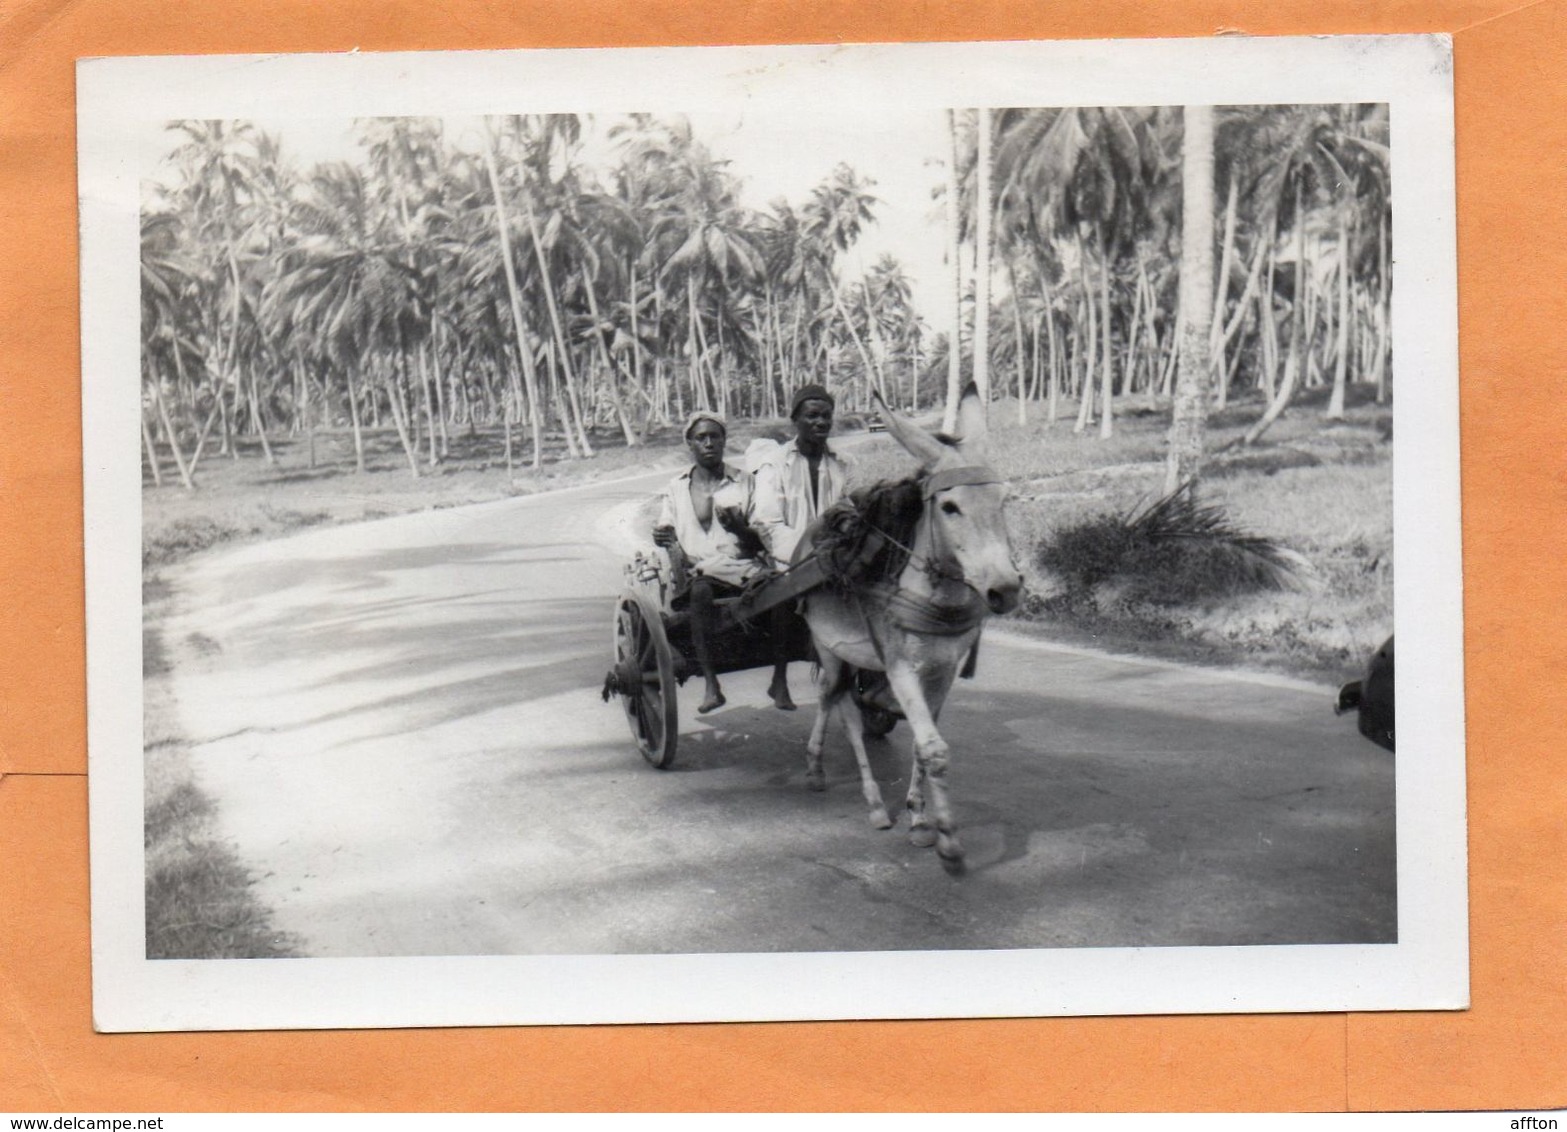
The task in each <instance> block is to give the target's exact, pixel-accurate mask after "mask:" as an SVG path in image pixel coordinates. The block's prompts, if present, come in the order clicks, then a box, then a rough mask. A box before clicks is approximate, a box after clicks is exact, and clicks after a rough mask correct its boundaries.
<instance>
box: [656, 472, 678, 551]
mask: <svg viewBox="0 0 1567 1132" xmlns="http://www.w3.org/2000/svg"><path fill="white" fill-rule="evenodd" d="M676 541H677V540H676V538H675V500H674V497H673V496H672V495H671V494H670V489H669V488H667V487H666V488H665V489H664V494H663V496H662V497H661V498H660V500H659V504H658V519H657V520H656V521H655V522H654V523H653V542H654V543H656V544H657V545H658V546H663V547H671V546H674V545H675V543H676Z"/></svg>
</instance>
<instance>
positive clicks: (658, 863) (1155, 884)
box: [78, 36, 1467, 1030]
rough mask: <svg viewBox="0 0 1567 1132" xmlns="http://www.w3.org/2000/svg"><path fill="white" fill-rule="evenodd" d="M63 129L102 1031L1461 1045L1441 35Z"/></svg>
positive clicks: (425, 82) (178, 81)
mask: <svg viewBox="0 0 1567 1132" xmlns="http://www.w3.org/2000/svg"><path fill="white" fill-rule="evenodd" d="M78 84H79V120H80V138H81V141H80V154H79V156H80V162H81V170H80V181H81V197H82V210H83V212H82V220H83V357H84V404H83V420H84V440H85V451H86V453H87V456H86V468H85V477H86V484H85V488H86V533H87V561H88V642H89V658H88V672H89V689H88V694H89V708H90V713H89V714H90V723H89V728H90V732H89V735H90V758H91V763H90V772H91V805H92V815H91V816H92V834H93V843H92V861H93V881H94V884H93V918H94V943H93V947H94V983H95V1013H96V1017H97V1024H98V1026H99V1028H100V1029H106V1030H158V1029H226V1028H268V1027H282V1026H290V1027H336V1026H364V1025H463V1024H475V1025H481V1024H507V1023H584V1022H658V1021H725V1020H766V1019H808V1018H917V1017H963V1016H1009V1015H1012V1016H1023V1015H1040V1014H1114V1013H1162V1012H1197V1011H1201V1012H1221V1011H1239V1010H1244V1011H1298V1010H1345V1009H1355V1010H1377V1009H1460V1008H1462V1007H1463V1006H1464V1005H1465V1004H1466V1002H1467V956H1466V950H1465V948H1466V933H1467V923H1466V913H1465V871H1464V796H1463V782H1464V767H1463V758H1464V751H1463V707H1462V671H1461V668H1462V665H1461V644H1462V625H1461V596H1462V590H1461V577H1460V568H1459V551H1458V517H1459V507H1458V505H1459V495H1458V446H1457V415H1458V405H1457V314H1456V310H1457V307H1456V248H1455V235H1454V220H1453V216H1454V213H1453V177H1452V162H1453V152H1452V143H1453V132H1452V130H1453V125H1452V87H1451V45H1450V43H1449V41H1448V40H1447V39H1446V38H1445V37H1441V36H1418V37H1416V36H1410V37H1378V38H1373V37H1366V38H1342V39H1332V38H1322V39H1313V40H1289V39H1282V40H1246V39H1242V38H1239V37H1236V38H1219V39H1214V40H1207V41H1179V42H1177V41H1142V42H1138V41H1126V42H1114V43H1112V42H1100V43H1075V44H1069V43H995V44H982V43H970V44H919V45H907V44H905V45H862V46H842V45H839V46H833V47H809V46H806V47H787V48H784V47H745V48H738V47H737V48H681V49H637V50H631V49H625V50H620V49H616V50H591V51H588V50H583V51H537V52H528V51H518V52H495V53H468V54H457V53H453V54H446V55H443V54H439V53H431V54H428V55H382V56H376V55H360V54H351V55H339V56H270V57H255V58H249V57H246V58H224V57H205V58H196V57H189V58H164V59H106V60H91V61H85V62H83V63H82V64H80V66H79V77H78ZM1395 419H1396V422H1397V428H1396V430H1395ZM138 550H139V552H140V568H139V575H138V572H137V566H136V560H135V555H136V552H137V551H138ZM1395 563H1396V565H1397V571H1396V574H1395ZM138 576H139V579H140V588H139V593H140V598H139V600H138V598H137V597H136V593H137V590H136V586H135V579H136V578H137V577H138ZM1395 578H1396V583H1395ZM1395 629H1396V632H1395ZM1395 639H1401V641H1402V644H1403V666H1402V670H1401V671H1400V672H1399V673H1398V674H1397V679H1396V681H1395V671H1394V642H1395ZM138 655H139V657H140V665H139V671H138V666H137V664H136V658H137V657H138ZM1395 704H1396V708H1397V710H1396V711H1395ZM1395 723H1399V724H1401V725H1402V726H1400V727H1397V728H1395Z"/></svg>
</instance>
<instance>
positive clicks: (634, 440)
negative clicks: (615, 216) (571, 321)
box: [582, 274, 642, 448]
mask: <svg viewBox="0 0 1567 1132" xmlns="http://www.w3.org/2000/svg"><path fill="white" fill-rule="evenodd" d="M582 289H583V290H584V291H585V292H586V293H587V296H588V313H589V314H590V315H591V316H592V317H593V341H595V342H597V343H598V352H599V357H600V359H601V360H602V361H603V363H604V381H605V390H606V392H607V393H608V395H609V400H610V404H611V405H612V406H613V407H614V410H615V419H616V420H618V421H619V422H620V431H621V433H622V434H624V436H625V438H626V447H627V448H635V447H636V446H637V445H639V444H641V443H642V438H641V437H640V436H638V435H637V434H636V432H635V431H633V429H632V427H631V421H630V420H629V419H627V417H626V407H625V405H624V403H623V402H622V401H621V399H620V390H619V388H618V386H619V382H618V380H617V374H618V372H619V371H618V370H617V368H616V366H615V363H614V361H613V359H611V358H610V356H609V347H608V346H606V345H604V334H603V332H602V331H601V330H600V329H599V328H600V327H601V326H603V325H604V323H603V319H602V317H601V316H600V315H599V304H598V298H597V296H595V295H594V293H593V280H592V279H590V278H588V277H587V276H586V275H585V274H584V276H583V286H582Z"/></svg>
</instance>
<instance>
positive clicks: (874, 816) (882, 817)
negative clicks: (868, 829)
mask: <svg viewBox="0 0 1567 1132" xmlns="http://www.w3.org/2000/svg"><path fill="white" fill-rule="evenodd" d="M871 825H873V826H875V827H876V828H877V829H891V828H892V819H891V818H889V817H888V816H887V807H886V806H877V807H876V808H875V809H873V810H871Z"/></svg>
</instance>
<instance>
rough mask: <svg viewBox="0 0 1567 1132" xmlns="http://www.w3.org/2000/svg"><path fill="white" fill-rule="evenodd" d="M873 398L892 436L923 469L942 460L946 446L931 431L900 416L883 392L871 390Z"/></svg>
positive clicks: (929, 468) (929, 467) (926, 469)
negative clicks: (890, 405) (884, 398)
mask: <svg viewBox="0 0 1567 1132" xmlns="http://www.w3.org/2000/svg"><path fill="white" fill-rule="evenodd" d="M871 400H872V401H874V402H875V404H876V411H877V412H878V413H880V414H881V419H882V420H884V421H886V422H887V431H888V432H889V433H891V434H892V438H893V439H894V440H896V441H897V442H898V443H899V444H901V445H902V446H903V448H904V451H906V452H907V453H908V454H909V455H910V456H913V457H914V458H915V459H916V460H918V461H919V465H920V470H921V471H926V472H928V471H930V470H931V469H932V468H934V467H935V466H936V465H937V464H938V463H940V462H941V457H942V453H944V452H945V451H946V446H945V445H943V444H942V443H941V441H939V440H937V439H936V438H935V437H934V436H932V435H931V434H930V433H928V432H926V431H925V430H924V429H922V428H920V427H919V426H918V425H916V424H914V423H913V422H912V421H909V420H906V419H905V418H903V417H900V416H899V415H898V414H897V413H895V412H893V411H892V410H891V409H890V408H888V407H887V402H885V401H883V400H882V398H881V394H880V393H878V392H876V391H875V390H872V391H871Z"/></svg>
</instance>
